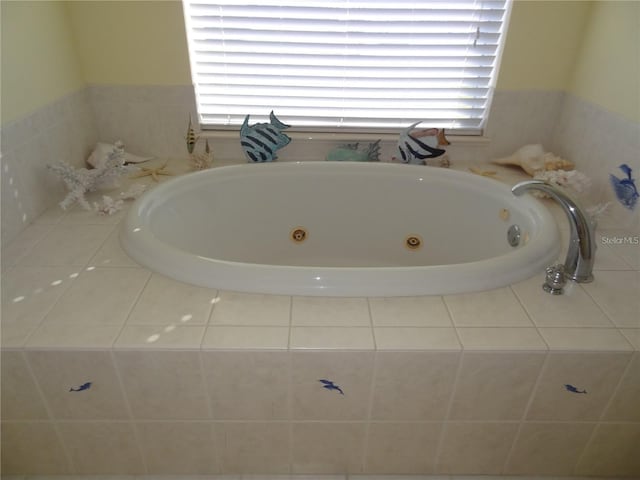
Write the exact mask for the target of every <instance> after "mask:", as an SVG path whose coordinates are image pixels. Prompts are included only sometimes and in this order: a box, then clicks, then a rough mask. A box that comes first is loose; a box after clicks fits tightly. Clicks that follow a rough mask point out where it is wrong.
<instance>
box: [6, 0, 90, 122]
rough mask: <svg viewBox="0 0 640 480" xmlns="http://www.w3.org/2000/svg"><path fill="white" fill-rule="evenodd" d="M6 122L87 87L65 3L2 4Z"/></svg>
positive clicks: (13, 2) (17, 2) (20, 2)
mask: <svg viewBox="0 0 640 480" xmlns="http://www.w3.org/2000/svg"><path fill="white" fill-rule="evenodd" d="M0 8H1V9H2V53H1V56H2V77H1V83H2V90H1V94H2V104H1V105H2V124H3V125H4V124H6V123H8V122H10V121H12V120H15V119H17V118H20V117H21V116H23V115H25V114H27V113H29V112H31V111H33V110H35V109H36V108H39V107H41V106H43V105H46V104H47V103H50V102H52V101H53V100H56V99H58V98H60V97H62V96H64V95H66V94H68V93H71V92H73V91H76V90H78V89H79V88H81V87H82V86H84V80H83V78H82V74H81V72H80V67H79V63H78V61H77V56H76V53H75V47H74V42H73V37H72V33H71V32H72V31H71V26H70V24H69V17H68V12H67V6H66V4H65V3H64V2H51V1H42V2H26V1H2V4H1V7H0Z"/></svg>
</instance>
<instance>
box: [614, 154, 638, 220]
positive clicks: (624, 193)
mask: <svg viewBox="0 0 640 480" xmlns="http://www.w3.org/2000/svg"><path fill="white" fill-rule="evenodd" d="M618 168H620V170H622V171H623V172H624V173H625V175H626V176H627V178H623V179H622V180H621V179H619V178H618V177H616V176H615V175H610V176H609V178H610V180H611V186H612V187H613V191H614V192H615V194H616V198H617V199H618V201H619V202H620V203H621V204H622V205H624V206H625V207H626V208H628V209H629V210H633V209H634V208H635V207H636V203H638V197H640V194H638V189H637V188H636V181H635V179H633V178H631V172H632V170H631V167H629V165H627V164H626V163H623V164H622V165H620V166H619V167H618Z"/></svg>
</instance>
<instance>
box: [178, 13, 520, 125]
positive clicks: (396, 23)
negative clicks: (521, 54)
mask: <svg viewBox="0 0 640 480" xmlns="http://www.w3.org/2000/svg"><path fill="white" fill-rule="evenodd" d="M510 1H511V0H486V1H482V0H451V1H444V0H423V1H413V2H411V1H404V0H396V1H394V0H387V1H383V0H369V1H365V0H321V1H313V0H305V1H302V0H298V1H296V0H253V1H250V2H247V1H244V2H243V1H240V0H223V1H219V2H212V1H208V0H184V6H185V19H186V23H187V31H188V40H189V49H190V55H191V65H192V75H193V79H194V83H195V88H196V97H197V103H198V114H199V120H200V123H201V125H202V127H203V128H220V127H225V126H229V127H237V126H239V125H241V124H242V121H243V120H244V117H245V116H246V115H247V114H251V121H252V122H256V121H265V120H266V119H268V116H269V112H270V111H271V110H272V109H273V110H274V111H275V113H276V115H277V116H278V118H279V119H280V120H281V121H282V122H284V123H287V124H289V125H291V126H293V127H297V128H298V129H300V130H305V129H314V130H320V129H324V130H331V131H353V130H358V129H366V130H367V131H385V130H389V131H390V130H394V131H397V130H398V129H401V128H406V127H407V126H409V125H410V124H412V123H414V122H417V121H423V124H422V125H423V126H429V127H440V128H447V129H449V131H450V133H451V132H453V133H459V134H479V133H481V131H482V128H483V124H484V122H485V119H486V115H487V113H488V111H489V104H490V100H491V94H492V89H493V86H494V83H495V77H496V73H497V68H498V65H497V64H498V58H499V52H500V50H501V42H502V40H503V37H504V29H505V24H506V17H507V10H508V7H509V2H510Z"/></svg>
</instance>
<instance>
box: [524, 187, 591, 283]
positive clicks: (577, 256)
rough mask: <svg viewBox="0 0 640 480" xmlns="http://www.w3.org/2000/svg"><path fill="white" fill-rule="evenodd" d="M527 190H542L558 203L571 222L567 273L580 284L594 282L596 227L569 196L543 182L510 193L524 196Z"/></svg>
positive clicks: (566, 262) (565, 265)
mask: <svg viewBox="0 0 640 480" xmlns="http://www.w3.org/2000/svg"><path fill="white" fill-rule="evenodd" d="M528 190H540V191H542V192H544V193H546V194H547V195H549V196H550V197H551V198H553V199H554V200H555V201H557V202H558V203H559V204H560V206H561V207H562V209H563V210H564V213H565V214H566V215H567V218H568V220H569V228H570V238H569V250H568V251H567V259H566V260H565V262H564V274H565V275H566V276H567V277H568V278H570V279H571V280H574V281H576V282H578V283H588V282H591V281H592V280H593V273H592V271H593V262H594V260H595V253H596V241H595V225H594V223H593V222H592V221H591V220H590V219H589V217H588V216H587V214H586V213H585V212H584V211H583V210H582V209H581V208H580V207H579V206H578V204H577V203H576V202H575V200H573V199H572V198H571V197H570V196H569V195H567V194H566V193H564V192H563V191H562V190H560V189H559V188H557V187H554V186H553V185H550V184H549V183H547V182H543V181H542V180H528V181H525V182H520V183H518V184H517V185H515V186H514V187H513V188H512V189H511V191H512V192H513V193H514V195H518V196H519V195H522V194H523V193H524V192H526V191H528Z"/></svg>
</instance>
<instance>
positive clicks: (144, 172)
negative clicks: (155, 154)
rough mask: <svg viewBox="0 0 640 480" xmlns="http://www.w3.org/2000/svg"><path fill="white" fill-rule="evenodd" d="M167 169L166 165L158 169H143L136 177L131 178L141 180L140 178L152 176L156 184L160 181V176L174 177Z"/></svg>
mask: <svg viewBox="0 0 640 480" xmlns="http://www.w3.org/2000/svg"><path fill="white" fill-rule="evenodd" d="M166 167H167V164H166V163H165V164H164V165H162V166H161V167H156V168H147V167H141V168H140V170H141V171H140V172H138V173H136V174H135V175H133V176H131V178H140V177H148V176H150V177H151V178H153V179H154V180H155V181H156V182H159V181H160V178H159V176H160V175H166V176H171V175H173V173H171V172H169V171H167V170H165V168H166Z"/></svg>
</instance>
